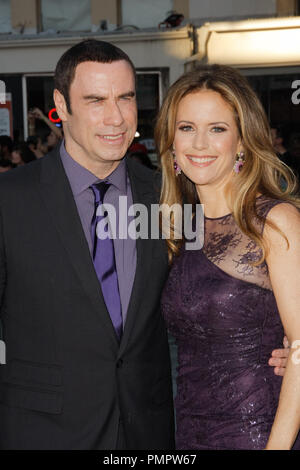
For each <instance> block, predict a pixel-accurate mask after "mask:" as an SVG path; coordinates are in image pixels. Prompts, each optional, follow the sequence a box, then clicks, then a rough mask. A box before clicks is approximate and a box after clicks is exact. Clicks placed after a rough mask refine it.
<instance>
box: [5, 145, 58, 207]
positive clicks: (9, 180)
mask: <svg viewBox="0 0 300 470" xmlns="http://www.w3.org/2000/svg"><path fill="white" fill-rule="evenodd" d="M55 155H56V153H55V152H50V153H48V154H47V155H45V156H44V157H42V158H39V159H37V160H34V161H33V162H30V163H26V164H25V165H23V166H20V167H18V168H14V169H12V170H9V171H7V172H6V173H2V174H1V175H0V195H1V197H0V199H3V197H4V195H5V194H11V193H15V192H21V191H27V190H28V189H29V188H32V187H33V185H35V183H36V182H37V181H38V180H39V177H40V174H41V170H42V167H47V166H49V167H50V166H51V165H52V161H53V160H54V157H55Z"/></svg>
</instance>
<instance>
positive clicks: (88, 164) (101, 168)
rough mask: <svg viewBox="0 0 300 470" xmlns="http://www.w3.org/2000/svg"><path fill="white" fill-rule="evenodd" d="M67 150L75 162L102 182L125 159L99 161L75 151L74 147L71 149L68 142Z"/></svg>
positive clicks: (66, 144)
mask: <svg viewBox="0 0 300 470" xmlns="http://www.w3.org/2000/svg"><path fill="white" fill-rule="evenodd" d="M65 149H66V151H67V153H68V154H69V155H70V157H71V158H72V159H73V160H75V162H77V163H78V164H79V165H81V166H82V167H84V168H86V169H87V170H88V171H90V172H91V173H93V175H95V176H97V178H99V179H100V180H103V179H105V178H107V177H108V176H109V175H110V174H111V173H112V172H113V171H114V170H115V169H116V168H117V167H118V166H119V164H120V163H121V161H122V160H123V158H124V157H122V158H120V160H112V161H109V160H108V161H98V160H96V159H95V160H92V159H90V158H88V157H87V156H86V155H85V154H84V153H83V152H80V151H78V152H77V151H74V149H72V146H71V147H70V146H69V145H68V143H67V142H65Z"/></svg>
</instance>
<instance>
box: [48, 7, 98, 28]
mask: <svg viewBox="0 0 300 470" xmlns="http://www.w3.org/2000/svg"><path fill="white" fill-rule="evenodd" d="M41 9H42V24H43V30H44V31H49V30H52V31H90V30H91V8H90V0H63V1H62V0H42V4H41Z"/></svg>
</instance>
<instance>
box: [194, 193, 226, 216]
mask: <svg viewBox="0 0 300 470" xmlns="http://www.w3.org/2000/svg"><path fill="white" fill-rule="evenodd" d="M197 193H198V196H199V199H200V202H201V204H203V206H204V207H203V209H204V214H205V216H206V217H211V218H216V217H222V216H223V215H226V214H229V213H230V212H231V208H230V207H229V203H228V196H226V194H228V192H227V191H226V189H225V187H222V188H216V187H209V186H205V187H204V186H203V187H199V186H198V187H197Z"/></svg>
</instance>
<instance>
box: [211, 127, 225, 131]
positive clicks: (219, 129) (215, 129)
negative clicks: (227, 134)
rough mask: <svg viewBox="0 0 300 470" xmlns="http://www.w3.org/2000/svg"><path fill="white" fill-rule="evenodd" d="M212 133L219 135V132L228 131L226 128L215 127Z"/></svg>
mask: <svg viewBox="0 0 300 470" xmlns="http://www.w3.org/2000/svg"><path fill="white" fill-rule="evenodd" d="M212 131H213V132H217V133H219V132H224V131H226V129H225V127H219V126H215V127H213V128H212Z"/></svg>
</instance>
